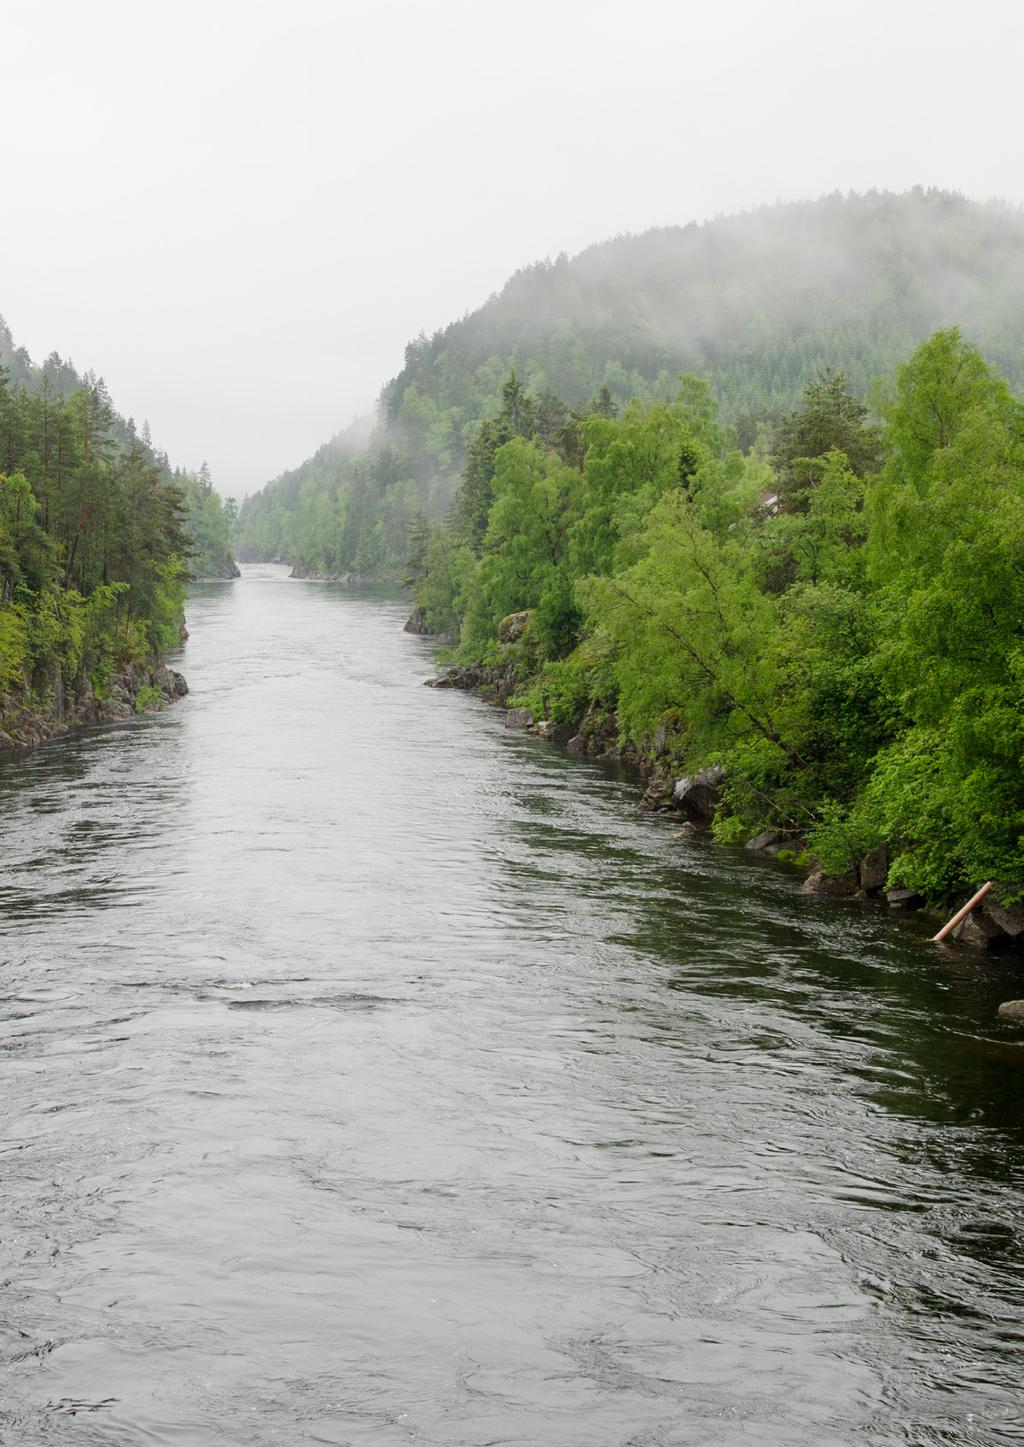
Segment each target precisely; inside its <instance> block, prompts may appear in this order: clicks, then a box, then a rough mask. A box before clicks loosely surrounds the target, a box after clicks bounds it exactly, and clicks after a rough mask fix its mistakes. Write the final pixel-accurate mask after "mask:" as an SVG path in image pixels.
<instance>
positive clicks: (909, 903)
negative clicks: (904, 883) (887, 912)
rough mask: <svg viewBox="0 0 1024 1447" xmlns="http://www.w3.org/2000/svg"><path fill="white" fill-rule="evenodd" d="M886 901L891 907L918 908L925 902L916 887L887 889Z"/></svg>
mask: <svg viewBox="0 0 1024 1447" xmlns="http://www.w3.org/2000/svg"><path fill="white" fill-rule="evenodd" d="M885 902H886V904H887V905H889V907H890V909H916V908H917V906H918V905H919V904H923V903H924V901H923V900H922V898H921V896H920V895H919V894H918V893H917V891H916V890H915V889H887V890H886V891H885Z"/></svg>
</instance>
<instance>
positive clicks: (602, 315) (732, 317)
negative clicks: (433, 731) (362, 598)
mask: <svg viewBox="0 0 1024 1447" xmlns="http://www.w3.org/2000/svg"><path fill="white" fill-rule="evenodd" d="M951 325H956V326H959V327H960V328H961V330H962V332H963V333H964V335H965V336H966V337H967V338H968V339H969V340H970V341H973V342H976V343H977V344H978V345H979V346H980V347H981V349H982V350H983V352H984V353H985V355H986V356H987V357H988V358H989V359H990V360H991V361H992V363H993V364H994V365H995V366H996V367H997V368H998V369H999V370H1000V371H1001V372H1002V373H1003V374H1004V375H1005V376H1006V377H1007V378H1008V379H1009V381H1010V382H1011V385H1013V386H1014V387H1019V386H1020V384H1021V382H1022V379H1024V378H1022V357H1024V350H1022V343H1024V214H1022V213H1021V212H1020V211H1019V210H1015V209H1012V208H1009V207H1007V206H1004V205H1001V204H998V203H978V202H973V201H968V200H966V199H964V198H963V197H960V196H957V195H952V194H949V193H945V192H938V191H922V190H915V191H912V192H908V193H906V194H903V195H893V194H887V193H869V194H867V195H863V196H846V197H844V196H828V197H824V198H822V199H821V200H818V201H814V202H801V203H795V204H789V205H779V206H773V207H768V208H764V209H761V210H758V211H753V212H749V213H745V214H742V215H738V216H733V217H727V218H722V219H717V220H714V221H711V222H708V223H706V224H704V225H697V224H690V225H687V226H677V227H667V228H660V229H657V230H652V231H648V232H646V233H644V234H643V235H639V236H622V237H617V238H615V239H613V240H610V241H606V242H602V243H600V244H598V245H595V246H592V247H589V248H588V249H587V250H586V251H583V252H582V253H580V255H578V256H576V257H574V258H572V259H570V258H568V257H565V256H560V257H558V258H557V259H556V260H555V261H553V262H552V261H545V262H540V263H537V264H536V265H533V266H530V267H527V268H525V269H524V270H522V271H520V272H518V273H516V275H515V276H513V277H512V278H511V279H510V280H509V282H508V283H507V285H506V286H505V288H504V289H503V290H502V292H501V293H500V294H499V295H497V296H493V297H491V298H490V300H488V301H487V302H486V303H485V304H484V305H483V306H482V307H480V308H479V309H478V310H477V311H475V312H473V313H472V314H471V315H469V316H467V317H465V318H463V319H462V320H460V321H457V322H454V323H452V325H450V326H448V327H446V328H445V329H444V330H443V331H441V332H438V333H436V334H435V335H434V336H433V337H430V338H427V337H420V338H418V339H417V340H416V341H414V342H412V343H410V345H409V346H408V347H407V349H406V357H405V365H404V367H403V369H402V371H401V372H400V373H399V375H398V376H397V377H395V378H394V379H393V380H392V381H391V382H389V383H388V384H387V385H386V386H385V387H384V389H383V391H382V394H381V400H380V408H379V420H378V424H377V427H376V429H375V430H374V432H373V435H372V437H371V438H370V439H369V441H368V443H367V444H366V445H364V443H363V438H362V437H361V436H358V435H357V436H354V437H353V436H352V435H350V434H345V433H342V434H339V436H338V437H337V438H335V439H334V440H333V441H332V442H330V443H328V444H325V446H324V447H321V448H320V450H319V451H318V452H317V453H316V454H315V455H314V456H313V457H312V458H310V459H309V460H308V461H307V462H305V463H303V464H302V465H301V466H300V467H298V468H296V469H294V470H293V471H291V472H289V473H287V474H285V475H284V476H283V477H282V478H280V479H278V480H277V481H276V482H272V483H270V484H268V486H267V487H266V488H265V489H264V490H263V491H262V492H261V493H259V494H257V495H256V496H255V497H252V498H250V499H248V500H247V501H246V503H245V504H244V505H243V508H242V511H241V532H240V550H241V553H242V555H243V556H250V557H258V558H268V557H274V556H284V557H287V558H289V559H290V560H292V561H294V562H297V563H299V564H301V565H303V566H304V567H305V568H307V569H314V570H318V571H321V572H347V571H355V572H358V573H385V574H387V573H391V574H397V573H398V572H400V571H401V569H402V567H403V564H404V560H405V558H406V556H407V554H408V549H409V541H408V540H409V537H410V534H411V533H413V532H415V530H416V528H417V527H418V526H420V525H421V524H420V515H421V514H422V515H424V516H425V517H427V518H439V517H441V516H443V515H444V514H445V512H446V510H447V508H448V506H449V504H450V502H451V500H452V497H453V496H454V493H455V491H456V488H457V486H458V482H459V478H460V476H461V474H462V471H463V468H464V466H465V463H466V458H467V454H468V449H469V446H470V442H471V440H472V438H473V436H474V434H475V432H476V429H477V427H478V425H479V423H480V421H481V419H483V418H486V417H493V416H494V415H495V414H496V413H497V411H498V408H499V405H500V392H501V386H502V383H503V381H504V380H505V378H506V377H507V376H508V373H509V371H510V369H511V368H513V367H514V368H515V369H516V370H517V373H518V376H519V378H520V380H521V381H522V382H523V383H524V385H525V387H526V389H527V391H528V392H530V393H531V394H532V395H533V396H535V397H537V398H538V399H540V400H541V401H542V402H543V401H544V399H545V398H547V399H548V400H549V405H552V406H553V405H554V404H553V401H552V399H554V398H557V399H559V400H560V402H561V403H562V404H564V406H565V407H567V408H569V409H581V408H585V407H586V406H587V404H588V403H589V402H590V400H591V399H592V398H594V397H595V395H596V394H598V392H599V391H600V389H601V388H602V387H606V388H607V389H608V394H607V395H608V396H609V397H610V399H611V401H612V402H613V403H614V404H615V405H617V406H618V407H621V406H622V405H623V404H625V403H626V402H627V401H628V400H629V399H631V398H634V397H636V398H641V399H644V400H648V401H653V400H667V399H668V398H670V397H671V396H673V395H674V393H675V391H676V387H677V380H678V376H679V374H680V373H681V372H693V373H696V374H697V375H699V376H701V377H703V378H705V379H706V380H707V381H708V382H709V384H710V386H711V390H712V393H713V395H714V397H715V398H716V400H717V402H718V404H719V407H720V415H721V419H722V421H723V422H725V423H726V424H727V425H729V426H731V427H733V428H734V429H735V433H736V436H737V437H738V439H739V441H740V443H741V444H742V445H744V446H745V447H746V446H749V445H750V444H751V443H752V442H753V441H754V439H755V437H756V435H757V429H758V426H759V424H760V423H761V422H763V421H764V420H766V419H768V420H770V419H772V418H775V417H777V416H779V415H780V414H783V413H785V412H787V411H789V410H791V409H792V408H794V407H796V406H797V404H798V403H799V400H800V398H801V396H802V393H803V390H804V388H805V387H806V385H807V384H808V383H809V382H811V381H812V380H813V379H814V378H815V377H817V376H818V375H820V374H821V373H822V372H823V371H824V370H825V369H828V368H832V369H838V370H841V371H842V372H843V373H844V374H845V376H846V378H847V379H848V381H849V383H850V385H851V387H852V390H853V391H854V393H855V394H857V395H858V396H862V397H868V396H869V395H870V392H871V387H872V383H873V381H874V379H875V378H877V377H879V376H889V375H891V373H892V371H893V369H894V367H895V365H896V364H897V363H898V362H899V361H900V360H901V359H902V358H905V357H906V356H907V355H908V354H909V352H910V351H911V350H912V349H913V348H914V347H915V346H916V345H918V344H919V343H920V342H922V341H923V340H924V339H925V338H927V337H928V336H929V335H931V334H932V333H933V332H934V331H936V330H938V329H940V328H943V327H948V326H951Z"/></svg>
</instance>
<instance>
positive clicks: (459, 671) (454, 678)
mask: <svg viewBox="0 0 1024 1447" xmlns="http://www.w3.org/2000/svg"><path fill="white" fill-rule="evenodd" d="M486 682H487V679H486V678H485V677H484V675H483V674H482V673H481V672H480V670H479V669H478V668H449V669H448V670H447V672H446V673H442V674H441V677H440V678H428V679H427V680H426V687H427V688H479V687H480V685H481V684H483V683H486Z"/></svg>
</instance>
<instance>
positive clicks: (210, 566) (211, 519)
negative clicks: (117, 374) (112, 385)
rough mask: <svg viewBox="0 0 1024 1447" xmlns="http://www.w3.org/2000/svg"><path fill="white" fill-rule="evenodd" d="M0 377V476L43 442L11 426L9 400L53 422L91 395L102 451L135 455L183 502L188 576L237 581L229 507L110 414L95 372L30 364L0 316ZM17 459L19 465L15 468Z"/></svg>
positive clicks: (143, 432)
mask: <svg viewBox="0 0 1024 1447" xmlns="http://www.w3.org/2000/svg"><path fill="white" fill-rule="evenodd" d="M0 371H2V374H3V377H4V380H5V384H6V385H5V392H6V395H7V399H8V400H7V403H6V406H7V411H6V412H5V413H4V418H5V423H4V425H5V427H6V432H5V438H6V440H5V442H4V448H5V451H4V453H3V455H0V472H3V471H6V472H8V473H10V472H12V471H13V470H14V468H15V466H16V465H21V466H24V465H25V459H24V458H21V453H22V451H26V450H27V453H28V455H29V456H32V455H33V454H34V453H35V452H37V451H38V450H39V445H40V443H42V445H43V447H44V449H45V438H37V437H35V436H34V435H33V426H32V424H31V423H30V422H25V424H24V425H23V426H19V425H17V420H16V419H17V416H18V415H19V411H18V408H17V407H16V406H15V401H16V400H17V399H18V398H19V397H20V398H21V410H22V411H23V412H24V413H25V415H26V416H27V415H28V413H29V412H31V411H32V408H33V406H35V407H36V408H37V409H38V406H39V404H40V403H41V404H42V405H43V409H44V411H45V412H46V413H47V415H51V412H52V418H53V419H59V418H60V417H62V416H64V415H65V414H66V413H67V411H68V406H67V404H68V403H69V402H70V401H71V399H73V398H74V397H75V396H84V395H85V394H86V393H89V394H91V395H93V396H94V398H95V401H96V404H97V406H98V407H99V408H100V409H101V410H102V413H103V416H104V419H105V420H104V446H105V448H106V449H107V450H108V451H113V452H116V453H119V454H122V455H127V454H129V453H133V452H134V453H135V454H136V455H137V456H139V457H140V458H141V459H142V460H144V461H145V462H146V463H148V464H150V465H152V466H153V467H155V468H156V469H157V471H158V473H159V476H160V479H161V481H162V483H163V484H164V485H165V486H173V487H175V488H177V489H178V490H179V491H180V492H181V494H182V497H183V500H184V514H185V516H184V523H185V529H184V530H185V533H186V534H187V535H188V538H189V540H190V541H189V543H188V548H187V555H186V557H184V558H183V562H187V564H188V570H189V572H190V573H191V574H192V575H193V576H196V577H201V578H208V577H224V578H230V577H237V574H238V570H237V568H236V567H235V563H234V559H233V557H232V553H231V547H232V539H231V529H232V527H233V523H234V504H233V503H232V501H231V499H228V504H227V507H226V508H225V504H224V503H223V502H222V500H221V498H220V496H219V495H218V494H217V493H216V492H215V490H214V488H213V483H212V479H211V477H210V473H209V469H208V468H207V466H206V464H205V463H203V465H202V466H201V467H200V468H199V470H198V471H190V470H189V469H187V468H182V467H174V468H172V466H171V463H170V459H169V458H168V456H167V453H166V452H163V451H161V450H160V449H159V448H157V447H156V446H154V444H153V440H152V437H151V436H150V429H149V423H148V422H146V421H144V422H143V424H142V427H141V429H139V428H137V427H136V425H135V420H134V418H132V417H124V416H122V414H121V413H120V412H118V411H117V409H116V408H115V407H114V405H113V402H112V400H111V398H110V394H109V392H108V391H107V387H106V383H105V382H104V380H103V378H102V377H98V376H97V375H96V374H95V372H91V371H87V372H79V371H78V369H77V368H76V366H75V364H74V363H73V362H72V361H71V360H70V359H65V358H64V357H62V356H61V355H60V353H59V352H51V353H50V355H49V356H48V357H47V358H46V360H45V361H44V362H42V363H40V364H38V365H37V364H36V363H34V362H33V361H32V358H31V357H30V356H29V354H28V352H27V351H26V350H25V348H24V347H19V346H17V345H16V344H15V341H14V338H13V336H12V335H11V329H10V327H9V326H8V325H7V323H6V322H5V320H4V318H3V317H2V316H0ZM19 458H21V460H20V461H19Z"/></svg>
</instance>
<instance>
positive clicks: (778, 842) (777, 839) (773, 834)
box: [743, 829, 786, 854]
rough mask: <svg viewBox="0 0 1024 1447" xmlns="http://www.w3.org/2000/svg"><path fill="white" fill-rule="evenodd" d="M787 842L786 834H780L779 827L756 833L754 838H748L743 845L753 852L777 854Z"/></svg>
mask: <svg viewBox="0 0 1024 1447" xmlns="http://www.w3.org/2000/svg"><path fill="white" fill-rule="evenodd" d="M785 844H786V836H785V834H780V833H779V831H778V830H777V829H768V830H766V831H765V833H764V834H755V835H754V837H753V839H748V840H747V842H746V844H744V846H743V847H744V849H749V850H750V851H751V853H752V854H775V853H776V852H777V851H778V850H779V849H782V848H784V847H785Z"/></svg>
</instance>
